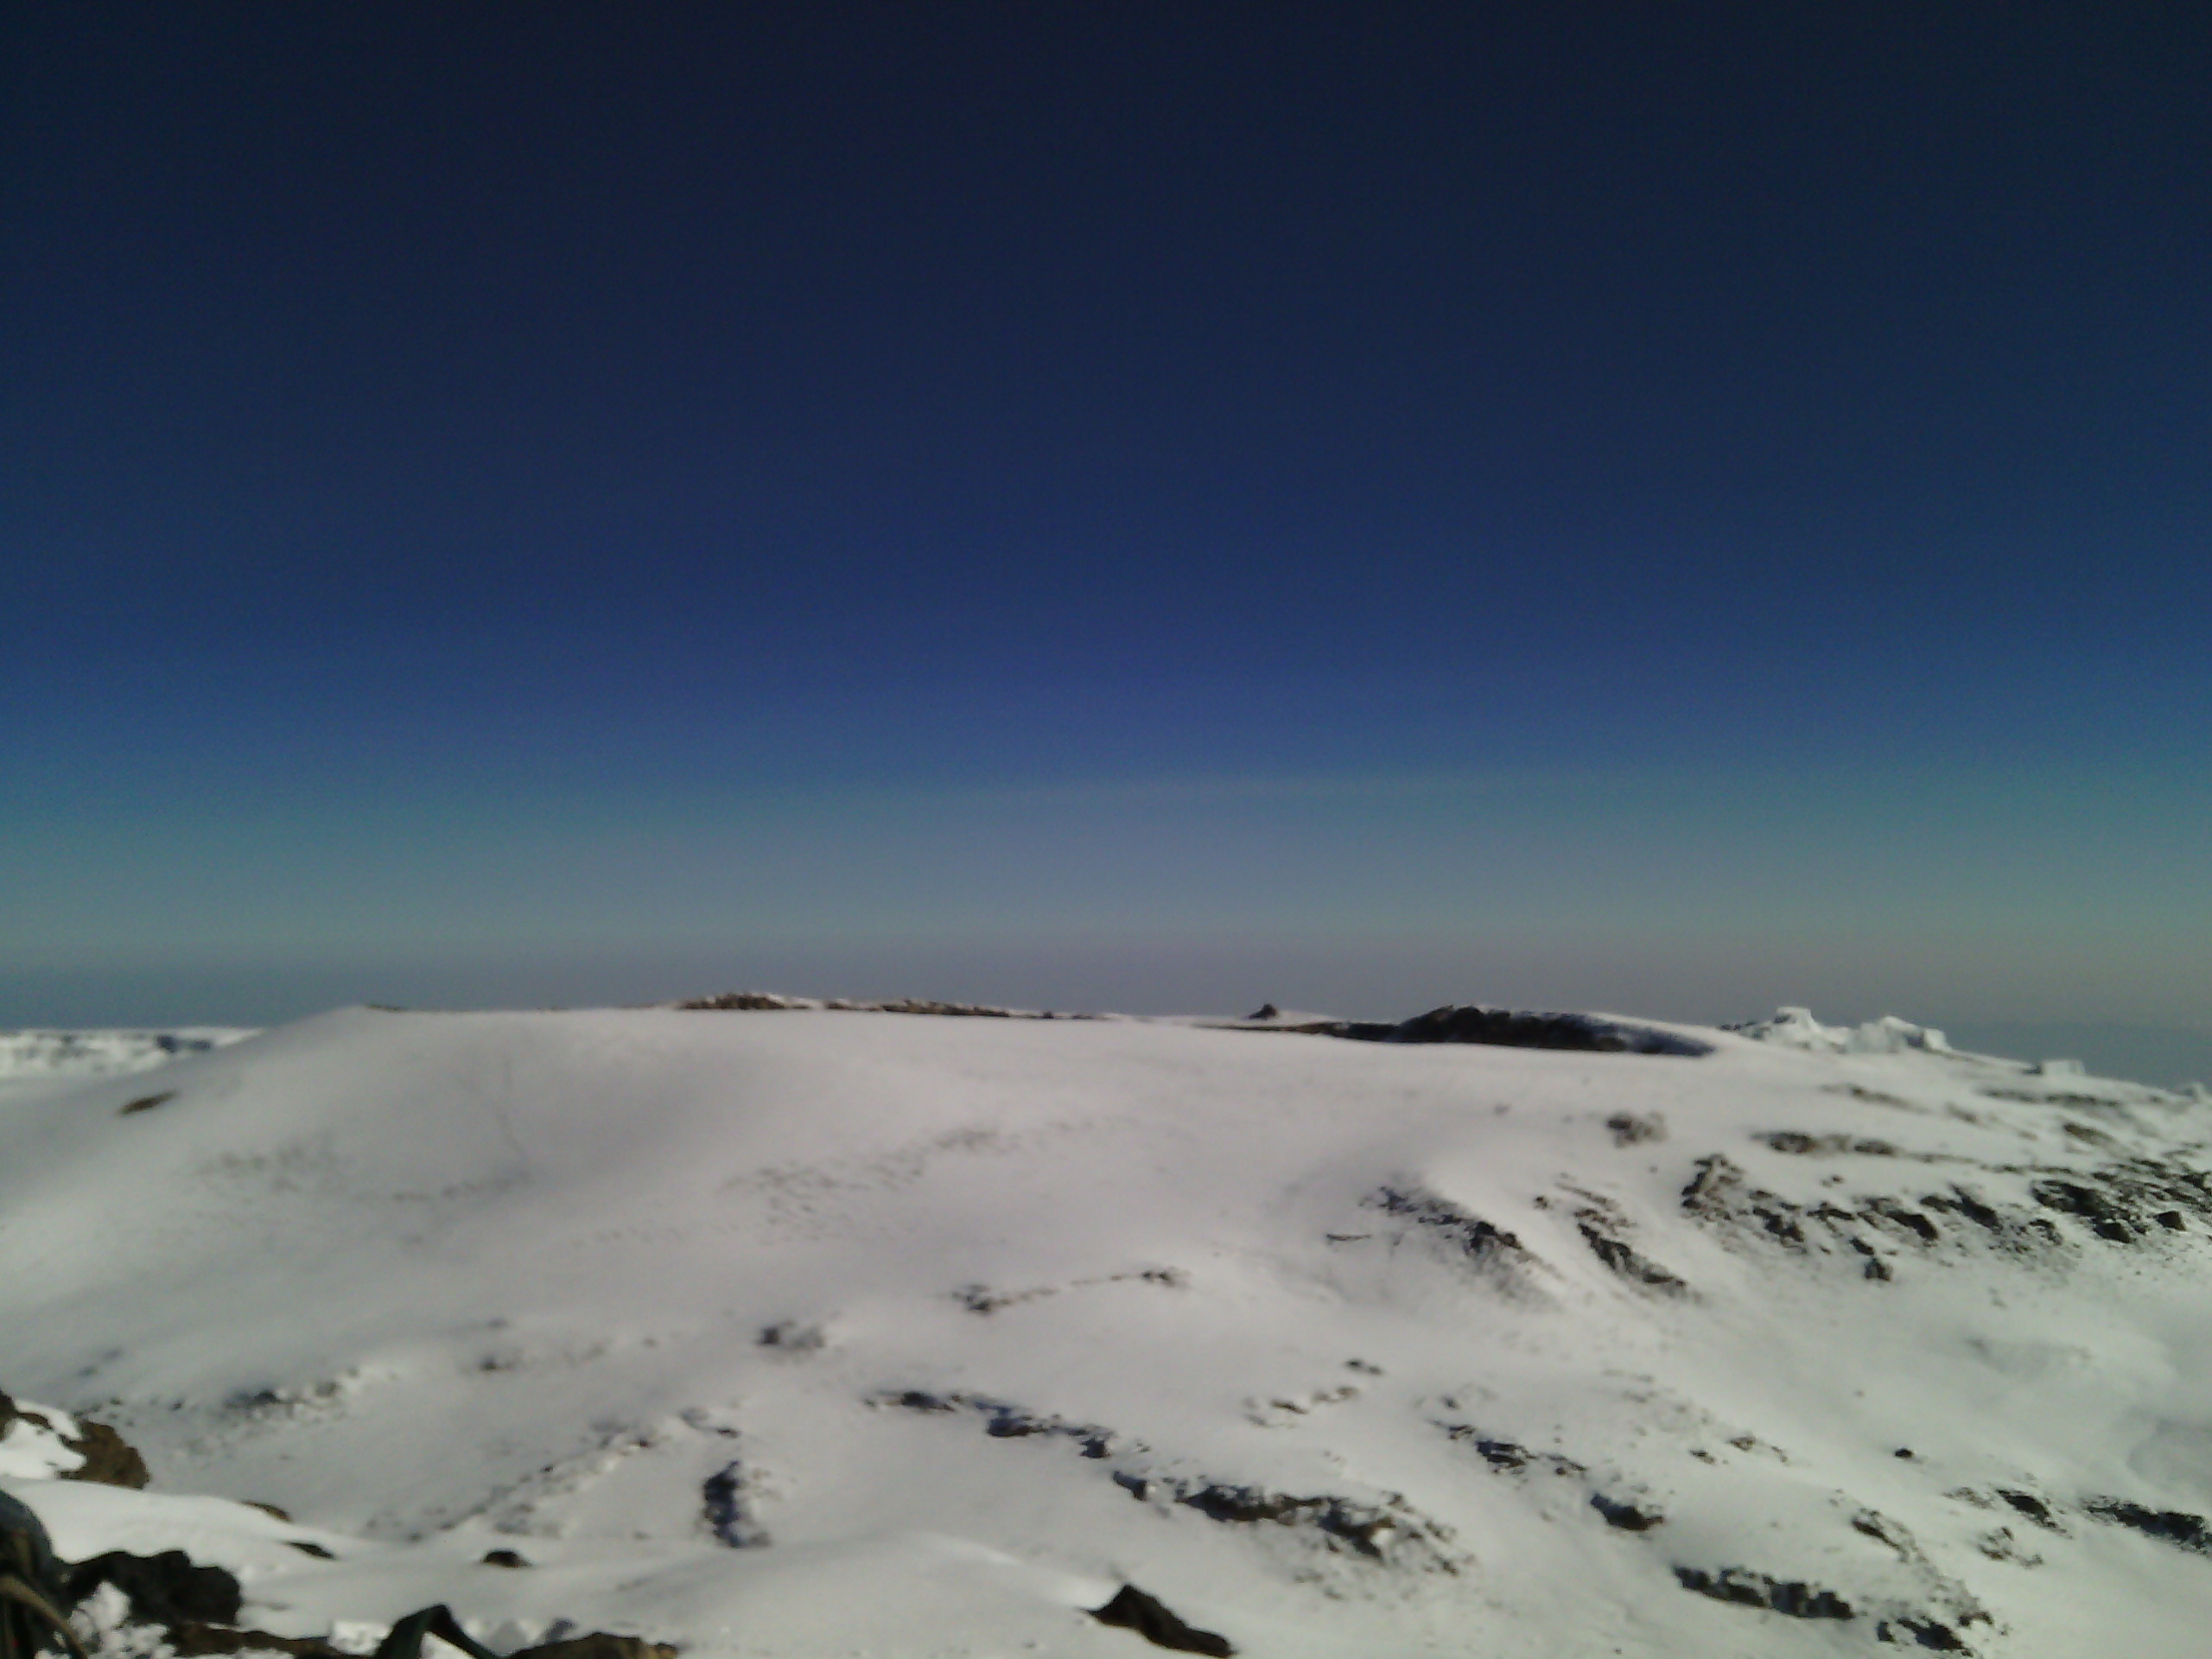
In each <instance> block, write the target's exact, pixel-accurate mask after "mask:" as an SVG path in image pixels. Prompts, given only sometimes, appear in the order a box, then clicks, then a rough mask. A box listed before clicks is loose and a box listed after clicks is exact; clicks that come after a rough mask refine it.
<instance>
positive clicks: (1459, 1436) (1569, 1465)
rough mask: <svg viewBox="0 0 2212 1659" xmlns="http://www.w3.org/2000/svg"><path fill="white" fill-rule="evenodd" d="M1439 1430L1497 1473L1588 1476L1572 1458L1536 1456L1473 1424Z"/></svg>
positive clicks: (1445, 1425) (1552, 1454)
mask: <svg viewBox="0 0 2212 1659" xmlns="http://www.w3.org/2000/svg"><path fill="white" fill-rule="evenodd" d="M1437 1427H1439V1428H1440V1429H1442V1430H1443V1431H1444V1433H1445V1436H1446V1439H1448V1440H1456V1441H1458V1442H1459V1444H1460V1445H1462V1446H1472V1447H1473V1448H1474V1450H1475V1452H1476V1454H1477V1455H1478V1456H1479V1457H1480V1458H1481V1459H1482V1460H1483V1461H1484V1463H1487V1464H1488V1465H1490V1466H1491V1468H1493V1469H1501V1470H1506V1471H1512V1472H1516V1473H1517V1472H1519V1471H1522V1470H1524V1469H1529V1468H1535V1467H1541V1468H1546V1469H1549V1470H1550V1471H1552V1472H1553V1473H1554V1474H1555V1475H1580V1474H1586V1473H1587V1472H1588V1471H1586V1469H1584V1468H1583V1466H1582V1465H1580V1464H1579V1463H1577V1462H1575V1460H1574V1459H1572V1458H1567V1457H1562V1456H1560V1454H1559V1453H1558V1452H1532V1451H1530V1450H1529V1448H1528V1447H1527V1446H1521V1445H1518V1444H1516V1442H1514V1441H1512V1440H1499V1439H1497V1437H1495V1436H1493V1435H1487V1434H1484V1433H1483V1432H1482V1431H1481V1430H1479V1429H1478V1428H1476V1427H1474V1425H1472V1424H1471V1423H1439V1424H1437Z"/></svg>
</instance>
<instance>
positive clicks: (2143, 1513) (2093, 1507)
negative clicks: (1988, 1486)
mask: <svg viewBox="0 0 2212 1659" xmlns="http://www.w3.org/2000/svg"><path fill="white" fill-rule="evenodd" d="M2005 1496H2006V1497H2011V1496H2012V1495H2011V1494H2010V1493H2007V1494H2005ZM2082 1510H2084V1511H2085V1512H2087V1513H2088V1514H2090V1515H2093V1516H2096V1518H2097V1519H2098V1520H2100V1521H2109V1522H2113V1524H2114V1525H2115V1526H2122V1527H2133V1529H2135V1530H2136V1531H2138V1532H2139V1533H2142V1534H2144V1535H2146V1536H2149V1537H2152V1538H2163V1539H2164V1540H2165V1541H2166V1542H2168V1543H2170V1544H2178V1545H2180V1546H2181V1548H2183V1549H2192V1550H2195V1551H2196V1553H2197V1554H2200V1555H2212V1522H2207V1521H2206V1520H2205V1518H2204V1517H2203V1516H2201V1515H2191V1514H2190V1513H2189V1512H2188V1511H2186V1510H2153V1509H2150V1508H2147V1507H2145V1505H2143V1504H2141V1503H2127V1502H2126V1500H2124V1499H2121V1498H2117V1497H2093V1498H2091V1499H2089V1500H2088V1502H2087V1503H2084V1504H2082Z"/></svg>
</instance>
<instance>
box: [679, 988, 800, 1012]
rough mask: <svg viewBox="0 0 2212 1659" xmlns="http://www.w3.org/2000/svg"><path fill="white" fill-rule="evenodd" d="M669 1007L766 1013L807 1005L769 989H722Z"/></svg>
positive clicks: (707, 1010)
mask: <svg viewBox="0 0 2212 1659" xmlns="http://www.w3.org/2000/svg"><path fill="white" fill-rule="evenodd" d="M669 1006H670V1007H677V1008H688V1009H700V1010H703V1011H706V1012H709V1013H714V1014H766V1013H771V1012H776V1011H780V1010H783V1009H786V1008H803V1007H806V1006H807V1005H806V1004H805V1003H804V1002H798V1001H793V1000H792V999H791V998H790V997H787V996H778V995H774V994H773V993H772V992H769V991H724V992H722V993H721V994H720V995H716V996H694V997H690V998H687V999H686V1000H685V1001H681V1002H674V1003H671V1004H670V1005H669Z"/></svg>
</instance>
